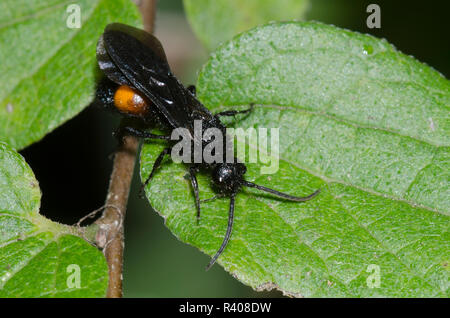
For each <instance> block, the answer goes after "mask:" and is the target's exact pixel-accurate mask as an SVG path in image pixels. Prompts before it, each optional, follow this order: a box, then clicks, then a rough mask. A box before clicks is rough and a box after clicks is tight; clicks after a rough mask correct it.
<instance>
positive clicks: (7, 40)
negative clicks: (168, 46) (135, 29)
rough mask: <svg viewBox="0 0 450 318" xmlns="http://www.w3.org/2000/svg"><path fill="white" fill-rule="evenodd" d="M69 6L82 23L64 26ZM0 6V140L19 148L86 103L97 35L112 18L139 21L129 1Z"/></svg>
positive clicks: (37, 0)
mask: <svg viewBox="0 0 450 318" xmlns="http://www.w3.org/2000/svg"><path fill="white" fill-rule="evenodd" d="M22 2H23V3H22ZM73 5H78V6H79V8H80V11H79V12H80V21H81V28H70V27H68V26H74V24H73V23H75V22H76V17H75V16H74V14H76V11H72V10H74V9H72V8H74V7H73ZM69 6H72V7H69ZM0 9H1V10H0V43H2V45H1V46H0V61H1V63H0V141H6V142H8V143H9V144H10V145H12V146H13V147H15V148H19V149H21V148H24V147H26V146H27V145H29V144H31V143H33V142H36V141H38V140H40V139H41V138H42V137H44V136H45V135H46V134H48V133H49V132H50V131H52V130H53V129H55V128H56V127H58V126H59V125H61V124H63V123H64V122H66V121H67V120H69V119H70V118H72V117H74V116H75V115H77V114H78V113H79V112H80V111H81V110H83V108H84V107H86V106H87V105H88V104H89V103H90V101H91V100H92V97H93V94H94V91H95V78H96V68H97V62H96V57H95V48H96V44H97V40H98V38H99V36H100V34H101V33H102V32H103V30H104V27H105V26H106V24H108V23H111V22H123V23H128V24H132V25H137V24H139V14H138V12H137V9H136V7H135V6H134V5H133V4H132V3H131V1H129V0H114V1H111V0H78V1H66V0H33V1H29V0H27V1H16V0H6V1H5V0H4V1H2V3H1V4H0ZM67 23H68V24H67Z"/></svg>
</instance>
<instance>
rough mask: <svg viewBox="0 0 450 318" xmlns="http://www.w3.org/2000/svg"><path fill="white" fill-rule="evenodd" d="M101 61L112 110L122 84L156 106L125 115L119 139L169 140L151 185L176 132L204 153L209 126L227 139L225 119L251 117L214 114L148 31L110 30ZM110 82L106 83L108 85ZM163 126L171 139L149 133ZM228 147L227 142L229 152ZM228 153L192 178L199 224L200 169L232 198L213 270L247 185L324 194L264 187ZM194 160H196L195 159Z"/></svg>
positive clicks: (193, 167) (192, 171) (104, 98)
mask: <svg viewBox="0 0 450 318" xmlns="http://www.w3.org/2000/svg"><path fill="white" fill-rule="evenodd" d="M97 60H98V64H99V67H100V69H101V70H102V71H103V73H104V74H105V75H106V77H107V78H108V80H109V81H110V82H109V84H106V85H103V84H102V85H100V86H99V90H98V93H97V96H98V99H99V100H100V101H101V102H102V103H103V104H104V105H107V106H109V107H114V92H115V90H116V89H117V87H119V86H126V87H130V88H132V89H134V90H136V91H137V92H139V93H140V94H141V95H142V96H143V97H144V98H146V99H147V100H148V101H149V102H150V103H151V105H150V107H148V109H147V108H146V111H145V113H144V112H138V113H128V112H121V113H122V115H123V116H125V117H127V118H129V119H130V121H128V122H127V123H126V124H124V125H121V127H120V129H119V135H123V134H130V135H134V136H137V137H140V138H145V139H164V140H167V141H168V146H167V148H165V149H164V150H163V151H162V152H161V153H160V155H159V156H158V157H157V159H156V161H155V163H154V165H153V168H152V171H151V173H150V175H149V176H148V178H147V179H146V180H145V182H144V184H143V186H144V187H145V185H147V184H148V183H149V182H150V180H151V179H152V177H153V176H154V174H155V172H156V169H157V168H158V167H159V165H160V164H161V162H162V161H163V159H164V157H165V156H166V155H168V154H170V152H171V147H172V146H173V141H171V140H170V133H171V131H172V130H173V129H176V128H180V127H182V128H186V129H187V130H188V131H189V132H190V138H191V144H192V145H194V144H201V146H202V149H203V148H204V147H205V146H206V145H208V144H209V143H210V142H211V140H210V139H209V138H208V137H205V134H204V132H205V131H206V130H207V129H208V128H216V129H219V130H220V131H221V132H222V135H223V136H226V127H225V126H224V125H223V124H222V122H221V121H220V117H221V116H234V115H236V114H239V113H247V112H249V111H250V110H251V109H252V108H250V109H247V110H243V111H235V110H230V111H225V112H221V113H218V114H212V113H211V112H210V111H209V110H208V109H207V108H206V107H205V106H203V104H202V103H200V101H198V100H197V98H196V97H195V90H194V89H192V88H185V87H184V86H183V84H181V83H180V81H178V79H177V78H176V77H175V76H174V75H173V74H172V72H171V70H170V68H169V65H168V63H167V59H166V56H165V53H164V50H163V48H162V46H161V43H160V42H159V41H158V40H157V39H156V38H155V37H154V36H152V35H151V34H149V33H146V32H145V31H142V30H139V29H136V28H133V27H130V26H127V25H123V24H119V23H114V24H110V25H108V26H107V27H106V29H105V32H104V33H103V35H102V36H101V37H100V39H99V42H98V45H97ZM103 83H104V82H103ZM196 120H201V122H202V134H201V135H200V136H201V137H200V139H199V137H198V136H197V135H196V134H195V133H194V122H195V121H196ZM155 125H156V126H159V127H160V128H163V130H164V131H165V132H167V134H166V135H156V134H152V133H150V132H148V131H147V130H146V129H147V128H153V127H155ZM226 147H228V145H227V144H226V140H225V139H224V144H223V149H226ZM225 153H226V151H223V158H221V159H222V160H221V161H218V162H212V163H206V162H200V163H191V164H188V166H189V175H190V180H191V184H192V188H193V190H194V194H195V202H196V209H197V220H198V219H199V217H200V202H201V201H200V199H199V188H198V183H197V178H196V174H197V173H198V172H199V170H202V171H206V172H208V173H210V174H211V179H212V182H213V184H214V186H215V188H216V189H217V191H218V192H219V195H226V196H229V197H230V208H229V216H228V227H227V231H226V234H225V237H224V240H223V242H222V245H221V246H220V248H219V250H218V251H217V253H216V254H215V255H214V256H213V258H212V259H211V261H210V263H209V264H208V266H207V269H209V268H210V267H211V266H212V265H213V264H214V263H215V261H216V260H217V258H218V257H219V256H220V254H221V253H222V252H223V250H224V249H225V247H226V246H227V244H228V241H229V239H230V237H231V231H232V226H233V218H234V205H235V197H236V194H237V193H238V192H239V191H240V190H241V188H242V187H243V186H246V187H252V188H256V189H259V190H262V191H266V192H269V193H272V194H274V195H276V196H278V197H281V198H284V199H286V200H291V201H297V202H302V201H307V200H310V199H312V198H313V197H315V196H316V195H317V194H318V193H319V190H317V191H315V192H314V193H312V194H310V195H309V196H306V197H296V196H291V195H288V194H285V193H282V192H279V191H276V190H273V189H270V188H266V187H264V186H260V185H257V184H254V183H251V182H249V181H246V180H245V179H244V175H245V173H246V167H245V165H244V164H243V163H240V162H238V160H237V159H236V158H234V159H233V161H232V162H229V160H228V162H227V160H226V158H225ZM192 162H194V161H192Z"/></svg>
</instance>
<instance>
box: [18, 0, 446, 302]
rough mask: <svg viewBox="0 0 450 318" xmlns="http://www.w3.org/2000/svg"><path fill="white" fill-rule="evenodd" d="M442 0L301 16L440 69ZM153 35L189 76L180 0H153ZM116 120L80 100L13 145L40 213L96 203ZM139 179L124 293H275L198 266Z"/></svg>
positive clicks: (85, 209)
mask: <svg viewBox="0 0 450 318" xmlns="http://www.w3.org/2000/svg"><path fill="white" fill-rule="evenodd" d="M243 1H245V0H243ZM370 3H376V4H378V5H379V6H380V7H381V29H369V28H367V26H366V18H367V16H368V15H369V13H366V8H367V6H368V5H369V4H370ZM445 3H446V2H445V1H428V2H423V1H421V2H419V1H392V0H387V1H353V0H339V1H338V0H311V1H310V9H309V11H308V14H307V16H306V20H317V21H322V22H324V23H328V24H334V25H336V26H339V27H344V28H347V29H350V30H353V31H359V32H362V33H369V34H372V35H375V36H377V37H380V38H385V39H387V40H388V41H389V42H390V43H392V44H394V45H395V46H396V47H397V49H399V50H400V51H402V52H403V53H405V54H408V55H412V56H414V57H416V58H417V59H418V60H420V61H422V62H424V63H426V64H428V65H430V66H432V67H434V68H435V69H436V70H438V71H439V72H441V73H442V74H444V75H445V76H446V77H448V74H449V71H450V48H449V44H450V41H449V27H448V26H449V25H448V24H449V22H448V21H449V18H448V16H449V12H450V11H449V10H448V9H447V7H446V6H445ZM156 36H157V37H158V38H160V40H161V42H162V43H163V45H164V47H165V49H166V52H167V55H168V59H169V61H170V64H171V66H172V69H173V71H174V73H175V74H176V75H177V76H179V78H180V79H181V80H182V81H183V82H184V83H185V84H186V85H188V84H193V83H195V79H196V71H197V70H198V68H199V67H200V65H202V63H204V62H205V61H206V59H207V53H206V51H205V50H203V49H202V46H201V44H200V43H199V42H198V41H197V40H196V39H195V37H194V35H193V34H192V31H191V29H190V27H189V25H188V23H187V21H186V19H185V17H184V12H183V6H182V3H181V0H160V1H159V4H158V13H157V20H156ZM117 125H118V118H114V117H113V116H112V115H111V114H108V113H105V112H102V111H101V110H99V109H96V108H93V107H88V108H87V109H86V110H84V111H83V112H82V113H81V114H79V115H78V116H77V117H75V118H74V119H72V120H71V121H69V122H67V123H66V124H64V125H63V126H61V127H60V128H58V129H56V130H55V131H54V132H52V133H51V134H49V135H47V136H46V137H45V138H44V139H43V140H42V141H40V142H38V143H35V144H34V145H32V146H30V147H28V148H26V149H24V150H23V151H21V153H22V155H23V156H24V157H25V159H26V161H27V162H28V163H29V164H30V166H31V168H32V169H33V171H34V173H35V174H36V178H37V180H38V181H39V183H40V187H41V191H42V193H43V196H42V207H41V213H42V214H44V215H45V216H47V217H49V218H51V219H52V220H55V221H58V222H62V223H66V224H73V223H76V222H77V221H78V220H79V219H80V218H81V217H83V216H84V215H86V214H87V213H89V212H90V211H92V210H95V209H97V208H98V207H100V206H102V205H103V204H104V201H105V197H106V191H107V188H108V182H109V174H110V171H111V167H112V159H111V154H112V153H113V152H114V150H115V147H116V142H115V140H114V138H113V137H112V136H111V132H112V130H113V129H114V128H115V127H117ZM137 168H138V166H136V169H135V172H136V171H138V169H137ZM139 186H140V181H139V179H138V177H137V174H136V173H135V176H134V181H133V187H132V189H131V194H130V201H129V205H128V211H127V218H126V222H125V237H126V243H125V264H124V267H125V268H124V270H125V271H124V289H125V290H124V293H125V297H258V296H261V297H267V296H281V293H279V292H276V291H275V292H274V291H272V292H263V293H257V292H254V291H253V290H252V289H251V288H250V287H247V286H244V285H243V284H241V283H240V282H238V281H236V280H235V279H234V278H233V277H231V276H230V275H229V274H228V273H226V272H225V271H224V270H223V269H222V268H221V267H220V266H218V265H215V266H214V267H213V268H212V269H211V270H210V271H208V272H205V270H204V268H205V265H206V264H207V263H208V261H209V257H208V256H207V255H204V254H203V253H201V252H200V251H198V250H197V249H196V248H194V247H192V246H189V245H186V244H184V243H181V242H179V241H178V240H177V239H176V238H175V237H174V236H173V235H172V234H171V233H170V232H169V230H168V229H167V228H166V227H165V226H164V224H163V219H162V218H161V217H159V216H158V215H157V214H156V213H155V212H154V211H153V210H152V208H151V207H150V206H149V204H148V203H147V201H146V200H142V199H140V198H139V197H138V196H137V193H138V191H139Z"/></svg>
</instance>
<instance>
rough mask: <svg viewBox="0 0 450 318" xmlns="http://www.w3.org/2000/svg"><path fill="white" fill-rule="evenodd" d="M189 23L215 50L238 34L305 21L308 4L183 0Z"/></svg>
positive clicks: (304, 1)
mask: <svg viewBox="0 0 450 318" xmlns="http://www.w3.org/2000/svg"><path fill="white" fill-rule="evenodd" d="M183 4H184V8H185V11H186V15H187V18H188V20H189V23H190V24H191V26H192V29H193V30H194V32H195V34H196V35H197V36H198V38H199V39H200V40H201V41H202V42H203V44H204V45H205V46H206V47H207V48H208V49H209V50H212V49H214V48H216V47H217V46H218V45H219V44H220V43H221V42H223V41H226V40H229V39H231V38H232V37H233V36H234V35H236V34H237V33H240V32H242V31H245V30H248V29H250V28H253V27H255V26H257V25H260V24H264V23H267V22H269V21H283V20H293V19H302V17H303V15H304V13H305V12H306V9H307V8H308V4H309V1H308V0H246V1H241V0H216V1H210V0H184V1H183Z"/></svg>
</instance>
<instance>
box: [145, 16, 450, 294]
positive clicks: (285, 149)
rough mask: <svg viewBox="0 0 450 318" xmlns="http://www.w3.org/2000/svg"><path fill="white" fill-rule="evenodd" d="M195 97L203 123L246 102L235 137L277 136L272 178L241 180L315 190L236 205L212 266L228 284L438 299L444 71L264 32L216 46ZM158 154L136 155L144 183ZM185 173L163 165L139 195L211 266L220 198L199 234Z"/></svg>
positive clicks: (443, 267) (444, 176)
mask: <svg viewBox="0 0 450 318" xmlns="http://www.w3.org/2000/svg"><path fill="white" fill-rule="evenodd" d="M197 89H198V90H197V91H198V97H199V99H200V100H201V101H202V102H203V103H204V104H205V105H206V106H207V107H208V108H210V109H211V110H212V111H213V112H218V111H220V110H225V109H233V108H234V109H242V108H246V107H248V104H250V103H255V109H254V111H253V112H252V113H251V114H250V115H239V116H237V117H236V120H232V119H231V121H228V123H229V126H231V127H233V125H232V124H233V123H234V127H242V128H244V129H245V128H248V127H254V128H277V127H278V128H279V136H280V140H279V147H280V149H279V158H280V162H279V170H278V171H277V172H276V173H275V174H272V175H264V174H261V170H260V169H261V167H262V166H265V165H267V164H263V163H260V164H248V165H247V166H248V172H247V174H246V179H247V180H249V181H252V182H256V183H258V184H262V185H265V186H269V187H271V188H274V189H277V190H280V191H284V192H287V193H291V194H294V195H299V196H302V195H307V194H309V193H311V192H312V191H314V190H315V189H317V188H321V189H322V192H321V193H320V195H319V196H317V197H316V198H315V199H313V200H311V201H308V202H305V203H294V202H286V201H283V200H281V199H277V198H274V197H271V196H269V195H266V194H262V193H260V192H257V191H253V190H249V189H244V190H243V191H242V192H241V193H240V194H238V196H237V203H236V212H235V221H234V230H233V234H232V237H231V240H230V243H229V245H228V247H227V248H226V250H225V252H224V254H223V255H222V256H221V257H220V258H219V263H220V264H221V265H222V266H223V267H224V268H225V269H226V270H227V271H229V272H230V273H231V274H232V275H233V276H234V277H236V278H237V279H239V280H240V281H242V282H243V283H245V284H247V285H250V286H252V287H254V288H255V289H263V288H269V289H270V288H278V289H280V290H282V291H283V292H284V293H286V294H289V295H291V296H318V297H324V296H350V297H380V296H389V297H435V296H438V297H448V295H449V292H448V287H449V277H448V273H449V266H448V264H449V231H448V230H449V217H448V215H449V206H450V205H449V198H450V195H449V182H448V181H449V164H448V162H449V150H448V143H449V139H448V136H449V128H450V125H449V122H448V120H447V119H446V118H447V117H448V105H449V104H450V103H449V101H450V85H449V81H447V80H446V79H445V78H444V77H443V76H442V75H441V74H439V73H438V72H436V71H435V70H433V69H432V68H430V67H428V66H426V65H424V64H421V63H419V62H418V61H416V60H415V59H414V58H412V57H409V56H406V55H404V54H402V53H400V52H398V51H396V50H395V49H394V48H393V47H392V46H391V45H390V44H388V43H387V42H386V41H384V40H379V39H376V38H374V37H371V36H367V35H362V34H359V33H355V32H350V31H346V30H342V29H339V28H336V27H332V26H327V25H324V24H320V23H311V22H310V23H300V22H292V23H274V24H269V25H266V26H263V27H258V28H256V29H253V30H251V31H249V32H246V33H243V34H241V35H239V36H238V37H236V38H234V39H233V40H232V41H230V42H228V43H226V44H224V45H223V46H221V47H220V48H219V49H218V50H217V51H216V52H215V53H214V54H213V55H212V56H211V58H210V60H209V61H208V63H207V64H206V65H205V67H204V68H203V69H202V71H201V72H200V75H199V79H198V86H197ZM268 138H269V140H270V136H269V137H268ZM249 147H250V149H255V148H256V149H257V150H258V152H259V153H260V154H261V152H264V151H266V150H265V145H261V144H256V143H254V142H253V143H252V142H250V144H249ZM162 148H163V145H162V144H160V143H154V142H152V143H149V144H148V145H146V146H145V147H144V149H143V153H142V156H141V164H142V170H141V175H142V178H144V177H146V176H148V174H149V172H150V169H151V166H152V164H153V162H154V160H155V158H156V156H157V154H158V153H159V151H161V149H162ZM242 159H243V158H241V160H242ZM185 174H186V167H185V165H183V164H174V163H171V161H170V160H167V161H165V162H164V164H163V166H162V168H161V169H160V170H158V173H157V174H156V176H155V179H154V180H153V181H152V182H151V184H150V185H149V186H148V188H147V193H148V197H149V200H150V202H151V204H152V206H153V207H154V208H155V209H156V210H157V211H159V212H160V213H161V215H162V216H163V217H164V218H165V222H166V225H167V226H168V227H169V229H170V230H171V231H172V232H173V233H174V234H175V235H176V236H177V237H178V238H179V239H180V240H182V241H184V242H187V243H189V244H192V245H194V246H197V247H198V248H199V249H201V250H202V251H204V252H205V253H207V254H209V255H212V254H214V253H215V251H216V250H217V249H218V247H219V246H220V243H221V242H222V239H223V235H224V233H225V229H226V224H227V211H228V199H216V200H215V201H211V202H206V203H203V205H202V215H201V220H200V225H198V226H197V225H196V218H195V214H196V212H195V203H194V197H193V193H192V189H191V186H190V182H189V180H188V179H186V178H185V177H184V176H185ZM198 178H199V187H200V195H201V199H206V198H209V197H212V196H213V195H214V194H215V193H214V192H213V190H212V189H211V187H210V176H208V175H206V174H201V175H199V176H198Z"/></svg>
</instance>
